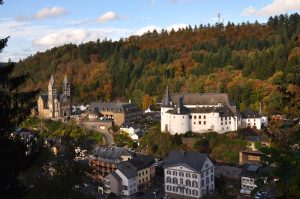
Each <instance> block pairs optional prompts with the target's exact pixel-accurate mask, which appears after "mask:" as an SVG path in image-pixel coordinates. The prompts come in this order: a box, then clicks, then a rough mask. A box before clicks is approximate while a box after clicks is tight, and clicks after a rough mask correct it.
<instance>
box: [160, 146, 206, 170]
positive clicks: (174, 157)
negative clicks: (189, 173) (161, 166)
mask: <svg viewBox="0 0 300 199" xmlns="http://www.w3.org/2000/svg"><path fill="white" fill-rule="evenodd" d="M207 158H208V156H207V154H204V153H194V152H183V151H172V152H171V153H170V155H169V157H168V158H167V160H166V163H165V167H170V166H173V165H178V164H181V165H186V166H188V167H190V168H192V169H194V170H195V171H197V172H201V170H202V167H203V165H204V162H205V161H206V160H207Z"/></svg>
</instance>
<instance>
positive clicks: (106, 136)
mask: <svg viewBox="0 0 300 199" xmlns="http://www.w3.org/2000/svg"><path fill="white" fill-rule="evenodd" d="M99 132H101V133H102V134H103V136H104V144H105V145H112V144H114V143H115V142H114V138H113V136H112V135H111V134H110V133H109V132H108V130H107V129H101V130H100V131H99Z"/></svg>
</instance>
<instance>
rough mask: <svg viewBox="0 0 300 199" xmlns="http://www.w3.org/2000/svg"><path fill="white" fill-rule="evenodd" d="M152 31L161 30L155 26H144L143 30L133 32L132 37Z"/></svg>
mask: <svg viewBox="0 0 300 199" xmlns="http://www.w3.org/2000/svg"><path fill="white" fill-rule="evenodd" d="M154 29H155V30H156V31H157V32H159V31H160V30H161V27H159V26H155V25H150V26H146V27H143V28H141V29H139V30H137V31H135V33H134V35H143V34H144V33H146V32H148V31H150V32H153V30H154Z"/></svg>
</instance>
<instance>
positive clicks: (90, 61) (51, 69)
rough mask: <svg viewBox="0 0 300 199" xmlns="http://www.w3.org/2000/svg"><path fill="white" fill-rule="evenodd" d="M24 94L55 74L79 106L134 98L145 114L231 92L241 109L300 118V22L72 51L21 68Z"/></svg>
mask: <svg viewBox="0 0 300 199" xmlns="http://www.w3.org/2000/svg"><path fill="white" fill-rule="evenodd" d="M15 73H16V74H20V73H29V76H30V80H29V81H27V85H26V88H25V89H26V90H27V89H29V90H31V89H33V88H35V89H36V88H41V89H42V90H46V88H47V84H48V80H49V78H50V75H51V74H54V76H55V78H56V79H57V80H59V81H62V79H63V76H64V74H65V73H66V74H67V75H68V76H69V78H70V79H71V82H72V85H73V88H72V89H73V94H74V98H73V99H74V101H75V102H90V101H94V100H102V101H108V100H128V99H131V100H132V101H133V102H136V103H137V104H138V105H140V106H141V107H143V108H146V107H147V106H148V105H149V104H152V103H155V102H158V101H159V100H160V99H161V97H162V95H163V94H164V89H165V86H166V85H169V88H170V89H171V91H172V92H179V91H181V92H228V93H229V95H230V97H231V99H232V101H233V102H235V103H236V104H237V105H238V106H239V107H240V108H241V110H243V109H245V108H246V107H248V106H249V107H251V108H252V109H254V110H258V108H259V102H260V101H262V102H263V107H264V112H265V113H268V114H276V113H283V114H286V115H289V116H295V115H299V110H300V107H299V106H300V87H299V86H300V15H299V14H298V13H295V14H292V15H290V16H288V15H280V16H274V17H270V18H269V20H268V22H267V23H266V24H259V23H254V24H250V23H241V24H233V23H230V22H229V23H228V24H227V25H223V24H215V25H212V26H211V25H198V26H197V25H196V26H194V27H192V26H188V27H186V28H185V29H180V30H178V31H177V32H175V31H174V30H172V31H170V32H167V31H166V30H162V31H160V32H158V31H156V30H154V31H153V32H148V33H145V34H144V35H142V36H131V37H129V38H127V39H120V40H119V41H107V40H104V41H100V40H98V41H95V42H88V43H85V44H81V45H74V44H68V45H64V46H61V47H56V48H52V49H51V50H48V51H46V52H44V53H37V54H35V55H33V56H30V57H28V58H26V59H25V60H22V61H20V62H19V63H18V64H17V67H16V70H15Z"/></svg>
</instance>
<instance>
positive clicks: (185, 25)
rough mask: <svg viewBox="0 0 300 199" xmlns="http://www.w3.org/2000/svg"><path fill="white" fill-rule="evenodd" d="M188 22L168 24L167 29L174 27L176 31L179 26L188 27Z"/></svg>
mask: <svg viewBox="0 0 300 199" xmlns="http://www.w3.org/2000/svg"><path fill="white" fill-rule="evenodd" d="M187 26H188V24H184V23H179V24H172V25H171V26H168V27H167V28H166V29H167V31H169V32H170V31H171V30H172V29H174V30H175V31H178V30H179V28H185V27H187Z"/></svg>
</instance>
